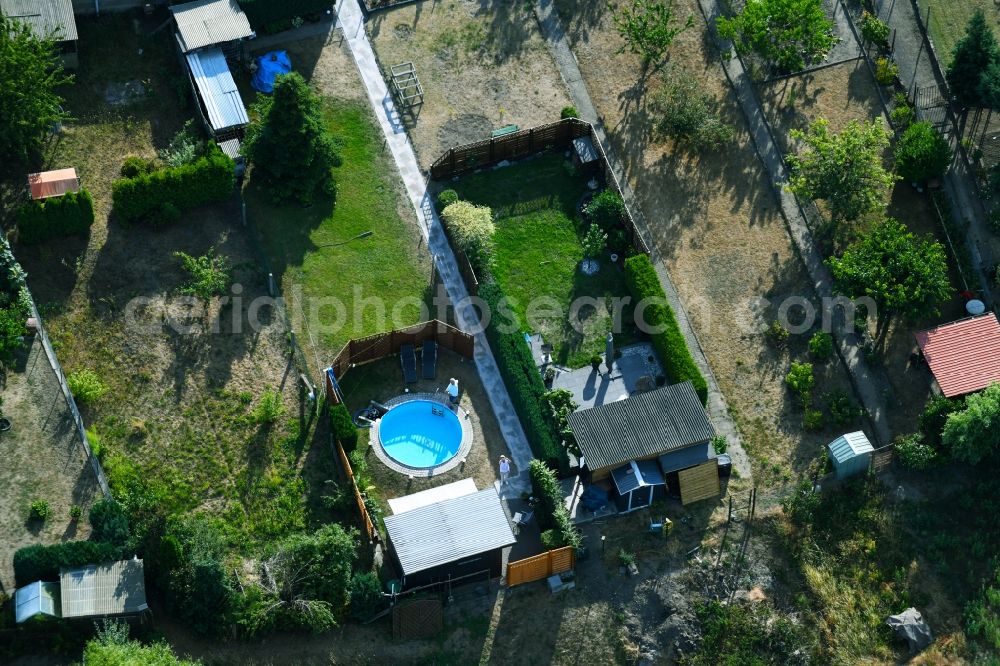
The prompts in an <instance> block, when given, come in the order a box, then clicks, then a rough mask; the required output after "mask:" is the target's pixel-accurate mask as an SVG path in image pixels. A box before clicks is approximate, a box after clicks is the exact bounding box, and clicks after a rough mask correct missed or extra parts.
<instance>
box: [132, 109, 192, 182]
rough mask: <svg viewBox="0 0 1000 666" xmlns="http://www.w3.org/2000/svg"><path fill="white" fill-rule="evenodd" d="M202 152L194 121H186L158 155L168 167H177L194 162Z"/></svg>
mask: <svg viewBox="0 0 1000 666" xmlns="http://www.w3.org/2000/svg"><path fill="white" fill-rule="evenodd" d="M203 150H204V142H203V141H202V140H201V135H200V134H199V132H198V130H197V128H195V126H194V121H193V120H188V121H187V122H186V123H184V127H182V128H181V129H180V130H179V131H178V132H177V133H176V134H174V136H173V137H172V138H171V139H170V143H169V144H167V147H166V148H164V149H162V150H160V151H159V153H158V155H159V158H160V160H162V161H163V163H164V164H166V165H167V166H168V167H179V166H184V165H185V164H190V163H191V162H194V161H195V160H196V159H198V157H199V155H201V153H202V152H203ZM122 175H125V174H122Z"/></svg>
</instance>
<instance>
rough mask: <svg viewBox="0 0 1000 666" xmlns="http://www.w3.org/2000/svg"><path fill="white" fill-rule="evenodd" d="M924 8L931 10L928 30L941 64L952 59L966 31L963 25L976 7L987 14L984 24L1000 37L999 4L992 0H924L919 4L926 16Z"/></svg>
mask: <svg viewBox="0 0 1000 666" xmlns="http://www.w3.org/2000/svg"><path fill="white" fill-rule="evenodd" d="M927 7H930V10H931V20H930V32H931V39H933V40H934V50H935V51H936V52H937V56H938V58H939V59H940V61H941V66H942V67H947V65H948V63H950V62H951V52H952V50H954V48H955V44H956V43H958V40H959V39H961V38H962V35H963V34H965V26H966V25H968V23H969V19H970V18H972V14H973V12H975V11H976V9H977V8H978V9H982V10H983V12H985V13H986V23H987V24H988V25H991V26H993V33H994V34H995V35H996V36H997V38H998V39H1000V4H998V3H996V2H994V0H961V1H960V2H954V1H953V0H927V4H926V5H924V4H921V16H924V17H926V16H927Z"/></svg>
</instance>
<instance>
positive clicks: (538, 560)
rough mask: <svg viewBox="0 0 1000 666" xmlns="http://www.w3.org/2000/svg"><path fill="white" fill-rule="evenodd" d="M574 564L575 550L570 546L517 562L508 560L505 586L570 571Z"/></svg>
mask: <svg viewBox="0 0 1000 666" xmlns="http://www.w3.org/2000/svg"><path fill="white" fill-rule="evenodd" d="M575 565H576V550H575V549H574V548H573V547H572V546H565V547H563V548H556V549H555V550H550V551H546V552H544V553H542V554H541V555H535V556H534V557H528V558H526V559H523V560H518V561H517V562H508V563H507V587H513V586H515V585H520V584H521V583H531V582H533V581H536V580H542V579H544V578H548V577H549V576H552V575H553V574H559V573H562V572H564V571H570V570H571V569H572V568H573V567H574V566H575Z"/></svg>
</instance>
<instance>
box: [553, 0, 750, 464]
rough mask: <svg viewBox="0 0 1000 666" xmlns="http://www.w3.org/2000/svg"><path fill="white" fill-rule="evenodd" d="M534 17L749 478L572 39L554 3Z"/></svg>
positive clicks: (720, 426) (734, 431) (715, 420)
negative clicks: (643, 244) (610, 172)
mask: <svg viewBox="0 0 1000 666" xmlns="http://www.w3.org/2000/svg"><path fill="white" fill-rule="evenodd" d="M535 15H536V16H537V18H538V23H539V24H540V26H541V30H542V35H543V36H544V37H545V41H546V43H547V44H548V46H549V51H550V52H551V53H552V58H553V59H554V60H555V62H556V65H557V66H558V67H559V73H560V74H561V75H562V79H563V81H564V82H565V83H566V87H567V88H568V89H569V94H570V97H571V98H572V100H573V105H574V106H575V107H576V110H577V112H578V113H579V114H580V118H581V119H582V120H586V121H587V122H589V123H591V124H592V125H593V126H594V130H595V132H596V133H597V137H598V138H599V139H600V141H601V144H602V145H603V146H604V150H605V153H606V154H607V156H608V161H609V162H610V163H611V168H612V170H613V171H614V172H615V178H616V179H617V180H618V184H619V187H620V188H621V191H622V195H623V196H624V198H625V201H626V203H627V204H628V207H629V210H631V211H632V214H633V216H634V218H635V223H636V228H637V229H638V231H639V234H640V235H641V236H642V238H643V240H644V241H645V242H646V245H647V246H648V247H649V248H650V252H651V254H652V256H651V259H652V260H653V265H654V266H655V268H656V272H657V274H658V275H659V277H660V283H661V284H662V285H663V290H664V291H665V292H666V294H667V300H668V301H669V303H670V307H672V308H673V310H674V314H675V315H676V316H677V323H678V324H679V325H680V328H681V332H683V334H684V338H685V340H686V341H687V345H688V348H689V349H690V350H691V354H692V356H694V361H695V363H697V364H698V368H699V369H700V370H701V373H702V374H703V375H704V376H705V379H706V380H707V381H708V405H707V409H708V417H709V419H710V420H711V421H712V426H713V427H714V428H715V431H716V432H717V433H718V434H720V435H725V437H726V438H727V439H728V440H729V450H728V453H729V455H730V456H731V457H732V459H733V467H734V468H735V469H736V471H737V472H738V473H739V475H740V476H741V477H743V478H745V479H749V478H750V459H749V458H748V457H747V454H746V452H745V451H744V450H743V444H742V440H741V439H740V432H739V429H738V428H737V427H736V423H735V422H734V421H733V419H732V417H731V416H730V414H729V406H728V405H727V404H726V398H725V396H724V395H722V391H721V390H719V383H718V382H717V381H716V379H715V375H714V374H713V373H712V368H711V366H710V365H709V364H708V359H707V358H706V356H705V352H704V350H703V349H702V348H701V344H700V343H699V342H698V337H697V336H696V335H695V332H694V329H693V328H692V326H691V321H690V320H689V319H688V316H687V312H686V311H685V310H684V306H683V304H682V303H681V300H680V297H679V296H678V295H677V290H676V289H675V288H674V285H673V282H671V281H670V276H669V275H668V274H667V269H666V268H665V266H664V264H663V259H662V258H661V257H660V255H659V252H658V251H657V250H656V246H655V244H654V243H653V239H652V235H651V234H650V232H649V228H648V226H647V224H646V220H645V218H644V217H643V215H642V210H641V209H640V208H639V204H638V202H637V201H636V198H635V194H634V193H633V192H632V188H631V187H630V186H629V184H628V179H627V178H626V177H625V171H624V169H623V168H622V164H621V162H620V161H619V160H618V159H616V157H615V155H614V153H613V151H612V150H611V145H610V143H609V142H608V137H607V134H606V132H605V130H604V124H603V123H602V122H601V118H600V116H598V115H597V110H596V109H595V108H594V104H593V102H592V101H591V99H590V93H589V92H588V91H587V84H586V82H584V80H583V75H582V74H581V73H580V67H579V65H578V64H577V62H576V57H575V56H574V55H573V51H572V50H571V49H570V46H569V40H567V39H566V32H565V30H563V27H562V24H561V23H560V22H559V18H558V17H557V16H556V13H555V9H554V7H553V5H552V0H537V1H536V3H535Z"/></svg>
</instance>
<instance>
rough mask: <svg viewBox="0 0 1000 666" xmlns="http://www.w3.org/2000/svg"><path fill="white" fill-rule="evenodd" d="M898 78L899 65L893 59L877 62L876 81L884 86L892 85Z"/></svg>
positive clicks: (883, 59)
mask: <svg viewBox="0 0 1000 666" xmlns="http://www.w3.org/2000/svg"><path fill="white" fill-rule="evenodd" d="M898 76H899V65H897V64H896V63H894V62H893V61H892V58H879V59H878V60H876V61H875V80H876V81H878V82H879V83H881V84H882V85H883V86H889V85H892V84H893V83H895V82H896V78H897V77H898Z"/></svg>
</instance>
